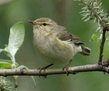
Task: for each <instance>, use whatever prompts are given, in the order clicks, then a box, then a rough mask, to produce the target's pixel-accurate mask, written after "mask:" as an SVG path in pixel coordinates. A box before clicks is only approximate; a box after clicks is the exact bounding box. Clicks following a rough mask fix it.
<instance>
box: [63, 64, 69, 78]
mask: <svg viewBox="0 0 109 91" xmlns="http://www.w3.org/2000/svg"><path fill="white" fill-rule="evenodd" d="M69 67H70V65H67V66H65V67H63V68H62V71H64V69H65V70H66V74H67V76H68V75H69V72H68V68H69Z"/></svg>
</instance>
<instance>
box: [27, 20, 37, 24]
mask: <svg viewBox="0 0 109 91" xmlns="http://www.w3.org/2000/svg"><path fill="white" fill-rule="evenodd" d="M28 21H29V22H30V23H32V24H33V25H36V22H34V21H31V20H28Z"/></svg>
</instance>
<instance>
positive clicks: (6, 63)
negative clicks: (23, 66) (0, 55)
mask: <svg viewBox="0 0 109 91" xmlns="http://www.w3.org/2000/svg"><path fill="white" fill-rule="evenodd" d="M12 64H13V62H12V61H11V60H4V59H0V68H11V65H12ZM15 65H16V67H18V63H15Z"/></svg>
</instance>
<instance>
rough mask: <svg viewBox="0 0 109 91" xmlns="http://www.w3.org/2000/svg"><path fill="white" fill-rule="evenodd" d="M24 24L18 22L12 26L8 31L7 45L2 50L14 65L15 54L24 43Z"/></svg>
mask: <svg viewBox="0 0 109 91" xmlns="http://www.w3.org/2000/svg"><path fill="white" fill-rule="evenodd" d="M24 30H25V29H24V24H23V22H18V23H16V24H15V25H13V26H12V27H11V29H10V36H9V43H8V45H7V47H6V48H5V49H4V50H5V53H6V52H7V53H6V55H7V56H9V57H10V58H11V59H12V61H13V62H14V63H15V54H16V52H17V50H18V49H19V48H20V46H21V45H22V43H23V41H24V34H25V31H24Z"/></svg>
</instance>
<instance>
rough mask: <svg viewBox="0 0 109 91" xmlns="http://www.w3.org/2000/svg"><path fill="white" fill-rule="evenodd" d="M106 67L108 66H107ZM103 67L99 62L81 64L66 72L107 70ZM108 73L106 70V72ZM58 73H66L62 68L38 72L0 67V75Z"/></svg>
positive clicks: (35, 70)
mask: <svg viewBox="0 0 109 91" xmlns="http://www.w3.org/2000/svg"><path fill="white" fill-rule="evenodd" d="M107 68H108V67H107ZM107 68H106V69H105V67H102V66H100V65H99V64H92V65H83V66H76V67H69V69H68V72H69V74H76V73H80V72H91V71H101V72H107V71H108V69H109V68H108V69H107ZM107 73H108V72H107ZM56 74H57V75H58V74H66V70H64V71H62V69H46V70H45V71H44V70H42V71H41V73H39V70H38V69H24V68H23V69H21V68H16V69H0V75H1V76H12V75H19V76H30V75H33V76H47V75H56Z"/></svg>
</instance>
